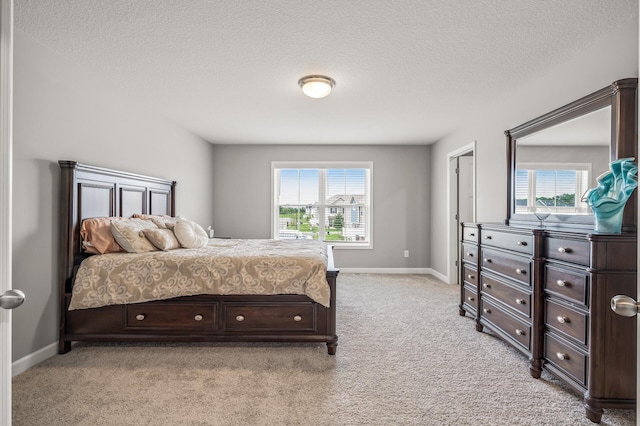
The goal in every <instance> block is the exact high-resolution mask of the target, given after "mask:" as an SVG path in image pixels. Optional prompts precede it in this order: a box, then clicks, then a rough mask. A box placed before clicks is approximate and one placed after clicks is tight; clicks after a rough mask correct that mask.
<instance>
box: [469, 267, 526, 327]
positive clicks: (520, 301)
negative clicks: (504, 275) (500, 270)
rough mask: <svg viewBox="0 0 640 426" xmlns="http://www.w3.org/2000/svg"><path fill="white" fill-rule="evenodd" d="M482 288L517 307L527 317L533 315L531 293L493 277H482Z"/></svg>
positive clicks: (512, 306) (483, 290)
mask: <svg viewBox="0 0 640 426" xmlns="http://www.w3.org/2000/svg"><path fill="white" fill-rule="evenodd" d="M480 283H481V290H482V292H483V293H486V294H488V295H490V296H493V298H495V299H498V300H499V301H501V302H502V303H505V304H506V305H508V306H509V307H511V308H513V309H515V310H516V311H518V312H520V313H521V314H523V315H525V316H526V317H527V318H530V317H531V294H530V293H527V292H525V291H523V290H519V289H517V288H515V287H513V286H510V285H507V284H505V283H502V282H500V281H499V280H496V279H494V278H492V277H489V276H486V275H484V274H483V275H482V276H481V277H480Z"/></svg>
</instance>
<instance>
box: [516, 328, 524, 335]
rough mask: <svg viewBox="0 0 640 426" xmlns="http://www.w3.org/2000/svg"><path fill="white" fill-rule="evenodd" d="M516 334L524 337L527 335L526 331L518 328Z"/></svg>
mask: <svg viewBox="0 0 640 426" xmlns="http://www.w3.org/2000/svg"><path fill="white" fill-rule="evenodd" d="M516 334H517V335H518V336H524V335H525V334H526V333H525V332H524V330H520V329H519V328H516Z"/></svg>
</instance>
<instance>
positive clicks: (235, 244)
mask: <svg viewBox="0 0 640 426" xmlns="http://www.w3.org/2000/svg"><path fill="white" fill-rule="evenodd" d="M326 269H327V250H326V246H325V245H324V243H322V242H319V241H315V240H227V239H213V240H209V244H208V245H207V246H206V247H204V248H201V249H177V250H171V251H167V252H163V251H156V252H151V253H113V254H103V255H95V256H91V257H89V258H87V259H85V260H84V261H83V262H82V264H81V265H80V268H79V269H78V273H77V274H76V279H75V283H74V286H73V295H72V298H71V304H70V306H69V310H73V309H85V308H96V307H100V306H106V305H117V304H128V303H139V302H147V301H150V300H161V299H169V298H172V297H178V296H190V295H196V294H220V295H224V294H304V295H307V296H308V297H310V298H311V299H313V300H315V301H316V302H318V303H320V304H322V305H324V306H327V307H328V306H329V301H330V289H329V284H328V283H327V279H326Z"/></svg>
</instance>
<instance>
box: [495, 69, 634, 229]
mask: <svg viewBox="0 0 640 426" xmlns="http://www.w3.org/2000/svg"><path fill="white" fill-rule="evenodd" d="M637 82H638V80H637V79H636V78H630V79H624V80H618V81H615V82H614V83H613V84H611V85H610V86H608V87H605V88H604V89H601V90H599V91H597V92H594V93H592V94H590V95H588V96H585V97H584V98H581V99H578V100H577V101H575V102H572V103H570V104H568V105H565V106H563V107H561V108H558V109H556V110H554V111H551V112H550V113H548V114H545V115H543V116H541V117H538V118H536V119H534V120H531V121H529V122H527V123H524V124H522V125H520V126H518V127H515V128H513V129H510V130H507V131H506V132H505V135H506V137H507V157H508V158H507V160H508V163H507V172H508V181H507V220H506V223H507V224H508V225H514V226H542V227H549V228H563V227H569V228H587V229H589V228H593V226H594V216H593V212H592V211H591V209H590V208H589V207H588V206H587V204H586V203H585V202H584V201H583V199H582V198H583V195H584V193H585V192H586V191H587V190H588V189H590V188H593V187H595V186H597V178H598V176H600V175H601V174H602V173H604V172H606V171H607V170H608V169H609V162H611V161H612V160H616V159H620V158H627V157H634V158H636V160H637V158H638V149H637V139H638V129H637V119H636V118H637V113H636V108H637V96H636V88H637ZM636 210H637V208H636V195H635V193H634V195H633V196H632V197H631V198H630V199H629V201H628V202H627V204H626V207H625V212H624V218H623V228H622V230H623V232H635V231H636Z"/></svg>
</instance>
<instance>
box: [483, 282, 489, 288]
mask: <svg viewBox="0 0 640 426" xmlns="http://www.w3.org/2000/svg"><path fill="white" fill-rule="evenodd" d="M482 287H484V288H491V285H490V284H487V283H483V284H482Z"/></svg>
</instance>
